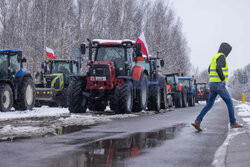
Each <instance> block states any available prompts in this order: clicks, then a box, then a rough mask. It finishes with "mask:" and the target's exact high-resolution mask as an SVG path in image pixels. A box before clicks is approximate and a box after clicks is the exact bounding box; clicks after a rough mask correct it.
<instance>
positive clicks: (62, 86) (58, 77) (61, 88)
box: [36, 60, 79, 107]
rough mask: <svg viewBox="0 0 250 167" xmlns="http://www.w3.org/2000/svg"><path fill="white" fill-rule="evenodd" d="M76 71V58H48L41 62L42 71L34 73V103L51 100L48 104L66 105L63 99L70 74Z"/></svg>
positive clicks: (76, 72)
mask: <svg viewBox="0 0 250 167" xmlns="http://www.w3.org/2000/svg"><path fill="white" fill-rule="evenodd" d="M78 73H79V70H78V62H77V61H76V60H49V61H45V62H44V63H42V71H41V72H40V73H37V74H36V99H37V103H36V104H39V105H42V104H47V102H51V103H48V105H51V106H59V105H60V106H62V107H66V106H67V105H66V102H65V100H64V99H66V94H67V87H68V85H69V82H70V76H71V75H78ZM45 102H46V103H45ZM39 105H37V106H39Z"/></svg>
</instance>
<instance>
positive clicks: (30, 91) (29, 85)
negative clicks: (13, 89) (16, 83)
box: [14, 77, 35, 110]
mask: <svg viewBox="0 0 250 167" xmlns="http://www.w3.org/2000/svg"><path fill="white" fill-rule="evenodd" d="M18 93H19V95H18V96H19V98H18V100H17V101H16V102H15V104H14V107H15V109H16V110H32V108H33V107H34V105H35V85H34V83H33V81H32V78H30V77H25V78H24V79H23V82H22V85H21V87H20V89H19V91H18Z"/></svg>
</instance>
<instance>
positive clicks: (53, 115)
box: [0, 106, 154, 141]
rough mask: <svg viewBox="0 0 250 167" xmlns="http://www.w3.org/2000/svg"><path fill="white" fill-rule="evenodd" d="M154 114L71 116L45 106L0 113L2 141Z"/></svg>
mask: <svg viewBox="0 0 250 167" xmlns="http://www.w3.org/2000/svg"><path fill="white" fill-rule="evenodd" d="M143 114H154V113H153V112H140V113H136V114H134V113H133V114H118V115H114V114H112V112H110V111H108V112H106V113H105V114H98V113H93V112H86V113H83V114H70V113H69V110H68V109H67V108H50V107H47V106H43V107H41V108H34V109H33V110H32V111H12V112H0V141H1V140H7V139H10V140H12V139H13V138H17V137H39V136H44V135H46V134H55V133H57V130H58V129H60V128H62V127H68V126H87V125H93V124H96V123H101V122H108V121H112V120H113V119H124V118H130V117H137V116H140V115H143Z"/></svg>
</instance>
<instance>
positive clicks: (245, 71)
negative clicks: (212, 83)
mask: <svg viewBox="0 0 250 167" xmlns="http://www.w3.org/2000/svg"><path fill="white" fill-rule="evenodd" d="M241 76H247V78H248V82H247V83H246V84H242V83H241V82H240V80H241V79H240V77H241ZM249 83H250V64H249V65H247V66H245V67H244V68H242V69H238V70H236V71H234V74H233V76H232V77H230V78H229V84H228V87H229V90H230V93H231V95H232V97H233V98H234V99H236V100H241V99H242V93H243V92H244V93H245V97H246V101H249V102H250V84H249Z"/></svg>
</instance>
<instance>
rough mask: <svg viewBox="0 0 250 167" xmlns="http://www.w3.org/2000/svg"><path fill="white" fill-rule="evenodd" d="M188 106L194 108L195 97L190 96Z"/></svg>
mask: <svg viewBox="0 0 250 167" xmlns="http://www.w3.org/2000/svg"><path fill="white" fill-rule="evenodd" d="M188 106H189V107H191V106H194V96H193V94H188Z"/></svg>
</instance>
